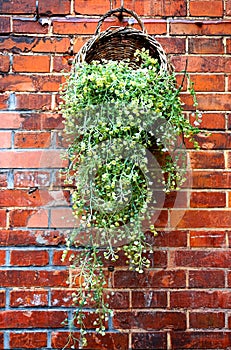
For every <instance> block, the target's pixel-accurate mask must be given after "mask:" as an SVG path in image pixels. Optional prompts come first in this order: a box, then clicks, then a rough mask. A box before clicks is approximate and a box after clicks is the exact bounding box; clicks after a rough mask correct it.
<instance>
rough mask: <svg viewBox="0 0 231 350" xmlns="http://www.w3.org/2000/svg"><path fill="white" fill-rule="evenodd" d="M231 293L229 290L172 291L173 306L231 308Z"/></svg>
mask: <svg viewBox="0 0 231 350" xmlns="http://www.w3.org/2000/svg"><path fill="white" fill-rule="evenodd" d="M230 305H231V293H230V292H229V291H227V290H224V291H221V290H218V291H212V290H203V291H201V290H184V291H174V292H170V307H171V308H182V307H183V308H193V309H198V308H202V309H204V308H209V309H214V308H221V309H226V308H230Z"/></svg>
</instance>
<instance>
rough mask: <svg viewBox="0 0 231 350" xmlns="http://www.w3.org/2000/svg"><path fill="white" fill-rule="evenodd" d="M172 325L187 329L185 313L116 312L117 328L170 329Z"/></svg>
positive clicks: (179, 328)
mask: <svg viewBox="0 0 231 350" xmlns="http://www.w3.org/2000/svg"><path fill="white" fill-rule="evenodd" d="M170 325H171V329H178V330H182V329H185V328H186V315H185V313H183V312H172V311H165V312H161V311H155V312H153V311H147V312H145V311H133V312H116V313H115V315H114V326H115V328H122V329H140V328H142V329H145V330H163V329H168V328H169V326H170Z"/></svg>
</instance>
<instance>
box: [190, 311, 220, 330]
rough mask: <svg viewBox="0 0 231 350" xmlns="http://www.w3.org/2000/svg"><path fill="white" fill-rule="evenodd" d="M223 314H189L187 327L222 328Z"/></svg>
mask: <svg viewBox="0 0 231 350" xmlns="http://www.w3.org/2000/svg"><path fill="white" fill-rule="evenodd" d="M224 326H225V314H224V313H223V312H206V313H203V312H190V314H189V327H190V328H197V329H198V328H200V329H211V328H223V327H224Z"/></svg>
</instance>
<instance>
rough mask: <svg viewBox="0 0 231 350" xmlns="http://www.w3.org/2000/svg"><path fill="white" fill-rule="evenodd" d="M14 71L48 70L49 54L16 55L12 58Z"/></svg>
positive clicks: (40, 71) (39, 71) (37, 71)
mask: <svg viewBox="0 0 231 350" xmlns="http://www.w3.org/2000/svg"><path fill="white" fill-rule="evenodd" d="M13 71H14V72H36V73H42V72H45V73H46V72H49V71H50V56H45V55H44V56H36V55H33V56H32V55H30V56H29V55H23V56H22V55H16V56H14V58H13Z"/></svg>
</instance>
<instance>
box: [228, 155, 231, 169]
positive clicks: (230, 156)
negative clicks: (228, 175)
mask: <svg viewBox="0 0 231 350" xmlns="http://www.w3.org/2000/svg"><path fill="white" fill-rule="evenodd" d="M227 156H228V160H227V163H228V164H227V166H228V168H231V152H228V154H227Z"/></svg>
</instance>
